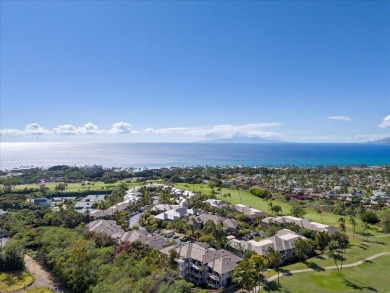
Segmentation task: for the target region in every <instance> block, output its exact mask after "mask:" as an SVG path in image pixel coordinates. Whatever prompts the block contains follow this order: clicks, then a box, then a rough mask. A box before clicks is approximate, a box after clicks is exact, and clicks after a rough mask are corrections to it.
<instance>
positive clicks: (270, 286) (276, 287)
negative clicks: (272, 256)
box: [263, 282, 292, 293]
mask: <svg viewBox="0 0 390 293" xmlns="http://www.w3.org/2000/svg"><path fill="white" fill-rule="evenodd" d="M274 291H277V292H285V293H292V292H291V291H290V290H288V289H287V288H286V287H284V286H283V285H281V284H278V283H277V282H271V283H268V284H267V286H265V287H264V289H263V292H274Z"/></svg>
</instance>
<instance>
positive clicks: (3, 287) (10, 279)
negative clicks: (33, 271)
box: [0, 271, 34, 292]
mask: <svg viewBox="0 0 390 293" xmlns="http://www.w3.org/2000/svg"><path fill="white" fill-rule="evenodd" d="M33 282H34V278H33V277H32V276H31V275H30V274H29V273H28V272H25V271H13V272H2V273H1V272H0V292H12V291H15V290H19V289H23V288H24V287H25V286H28V285H30V284H32V283H33Z"/></svg>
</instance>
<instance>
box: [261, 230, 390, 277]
mask: <svg viewBox="0 0 390 293" xmlns="http://www.w3.org/2000/svg"><path fill="white" fill-rule="evenodd" d="M349 242H350V244H349V246H348V248H347V250H346V251H345V253H344V254H342V256H343V257H344V258H345V260H344V262H343V265H344V264H350V263H355V262H357V261H359V260H361V259H364V258H366V257H369V256H372V255H374V254H377V253H381V252H390V237H380V238H375V237H370V238H368V241H367V240H366V238H365V237H363V236H360V235H356V236H355V237H350V238H349ZM374 261H375V260H374ZM339 264H340V262H338V265H339ZM334 265H335V264H334V261H333V259H331V258H329V257H328V256H327V255H326V254H323V255H319V256H316V257H312V258H310V259H308V260H307V261H306V262H298V263H295V264H292V265H287V266H284V267H283V268H282V269H283V270H289V271H291V270H300V269H307V268H309V267H319V268H323V267H329V266H334ZM274 274H276V272H275V271H274V270H271V271H270V272H269V273H268V274H267V277H269V276H271V275H274Z"/></svg>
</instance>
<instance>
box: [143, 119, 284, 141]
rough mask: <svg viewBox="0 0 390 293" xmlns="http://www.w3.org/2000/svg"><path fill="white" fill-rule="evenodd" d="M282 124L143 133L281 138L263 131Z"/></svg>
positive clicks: (161, 130) (195, 128) (277, 134)
mask: <svg viewBox="0 0 390 293" xmlns="http://www.w3.org/2000/svg"><path fill="white" fill-rule="evenodd" d="M279 125H282V124H281V123H275V122H273V123H253V124H244V125H228V124H224V125H215V126H210V127H172V128H160V129H153V128H147V129H145V130H143V131H142V132H145V133H159V134H184V135H191V136H195V137H203V138H232V137H242V136H245V137H263V138H271V137H274V138H281V137H282V135H281V134H280V133H276V132H269V131H263V130H262V129H263V128H266V127H275V126H279Z"/></svg>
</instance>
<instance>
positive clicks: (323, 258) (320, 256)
mask: <svg viewBox="0 0 390 293" xmlns="http://www.w3.org/2000/svg"><path fill="white" fill-rule="evenodd" d="M313 258H315V259H320V260H325V257H323V256H322V255H317V256H315V257H313Z"/></svg>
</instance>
